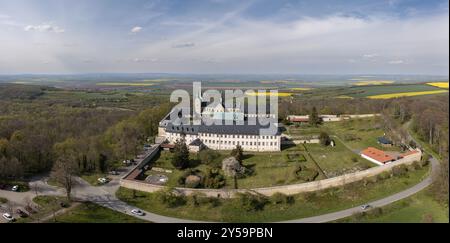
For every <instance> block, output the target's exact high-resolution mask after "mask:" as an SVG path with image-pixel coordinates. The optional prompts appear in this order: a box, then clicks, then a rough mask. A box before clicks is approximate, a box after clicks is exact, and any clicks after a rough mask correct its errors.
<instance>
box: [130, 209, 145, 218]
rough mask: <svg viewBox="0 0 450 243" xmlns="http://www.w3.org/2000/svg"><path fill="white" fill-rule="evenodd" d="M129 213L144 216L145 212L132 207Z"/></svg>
mask: <svg viewBox="0 0 450 243" xmlns="http://www.w3.org/2000/svg"><path fill="white" fill-rule="evenodd" d="M131 213H132V214H134V215H138V216H144V215H145V213H144V212H142V211H141V210H139V209H133V210H131Z"/></svg>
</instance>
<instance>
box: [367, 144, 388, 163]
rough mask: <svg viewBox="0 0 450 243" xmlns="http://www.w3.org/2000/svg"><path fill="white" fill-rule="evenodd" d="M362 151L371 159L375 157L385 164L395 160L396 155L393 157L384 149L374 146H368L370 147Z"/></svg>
mask: <svg viewBox="0 0 450 243" xmlns="http://www.w3.org/2000/svg"><path fill="white" fill-rule="evenodd" d="M361 153H362V154H364V155H365V156H367V157H369V158H371V159H374V160H376V161H378V162H380V163H383V164H384V163H387V162H390V161H393V160H395V158H394V157H392V156H390V155H388V154H386V153H385V152H384V151H382V150H379V149H376V148H374V147H368V148H366V149H364V150H363V151H362V152H361Z"/></svg>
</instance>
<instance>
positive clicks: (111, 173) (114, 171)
mask: <svg viewBox="0 0 450 243" xmlns="http://www.w3.org/2000/svg"><path fill="white" fill-rule="evenodd" d="M109 174H110V175H120V173H119V172H118V171H117V170H112V171H110V172H109Z"/></svg>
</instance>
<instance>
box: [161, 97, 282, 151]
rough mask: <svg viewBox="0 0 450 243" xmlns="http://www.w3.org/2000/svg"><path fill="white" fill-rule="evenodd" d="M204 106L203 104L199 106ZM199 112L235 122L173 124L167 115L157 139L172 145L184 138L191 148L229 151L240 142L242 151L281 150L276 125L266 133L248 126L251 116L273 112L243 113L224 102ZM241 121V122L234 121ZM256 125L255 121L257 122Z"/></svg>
mask: <svg viewBox="0 0 450 243" xmlns="http://www.w3.org/2000/svg"><path fill="white" fill-rule="evenodd" d="M202 106H203V105H202ZM202 115H207V116H208V117H209V118H210V119H212V121H213V120H222V121H224V122H223V123H224V124H225V120H232V121H233V122H232V123H233V124H234V125H215V124H213V125H205V124H203V123H202V125H183V124H180V125H174V124H173V123H172V122H171V121H170V119H169V117H170V115H167V116H166V117H165V118H164V119H163V120H162V121H161V122H160V123H159V134H158V140H159V142H163V143H169V144H173V143H175V142H176V141H177V140H179V139H181V138H184V139H185V141H186V144H187V145H189V149H190V150H191V151H194V152H196V151H199V150H200V149H202V148H209V149H214V150H232V149H234V148H236V146H237V145H240V146H241V147H242V149H243V150H244V151H259V152H265V151H280V150H281V133H280V132H279V129H278V127H277V126H278V124H275V126H276V129H275V130H276V132H271V133H269V132H266V131H267V127H264V126H261V125H250V124H249V122H248V119H250V118H251V117H260V118H261V117H266V118H268V117H274V116H272V115H265V114H263V115H251V114H244V112H241V111H240V110H238V109H233V110H230V109H227V108H224V106H223V104H218V105H216V106H214V107H202ZM239 122H243V123H244V124H236V123H239ZM256 123H257V124H258V121H257V122H256Z"/></svg>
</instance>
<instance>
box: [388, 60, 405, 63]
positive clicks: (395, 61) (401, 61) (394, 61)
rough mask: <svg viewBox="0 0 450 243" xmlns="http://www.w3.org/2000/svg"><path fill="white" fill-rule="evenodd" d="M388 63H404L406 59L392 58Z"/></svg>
mask: <svg viewBox="0 0 450 243" xmlns="http://www.w3.org/2000/svg"><path fill="white" fill-rule="evenodd" d="M388 63H389V64H404V63H405V61H403V60H391V61H389V62H388Z"/></svg>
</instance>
